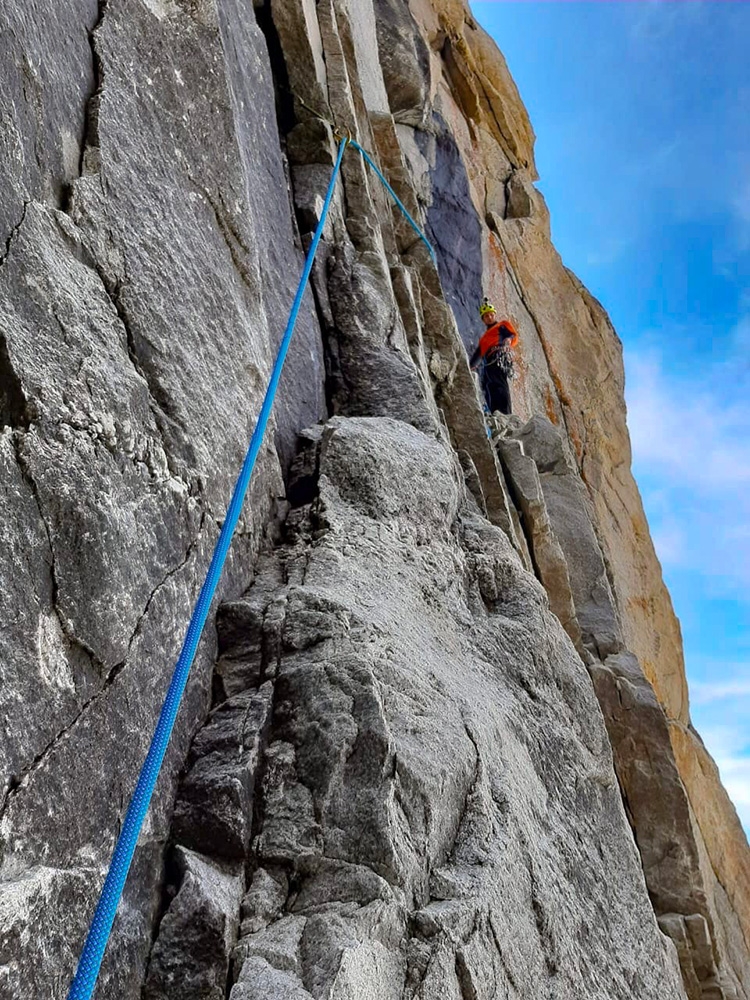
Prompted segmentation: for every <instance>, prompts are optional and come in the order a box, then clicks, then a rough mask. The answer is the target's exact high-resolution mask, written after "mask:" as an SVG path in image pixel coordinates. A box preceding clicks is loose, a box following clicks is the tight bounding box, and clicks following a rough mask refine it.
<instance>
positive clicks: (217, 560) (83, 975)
mask: <svg viewBox="0 0 750 1000" xmlns="http://www.w3.org/2000/svg"><path fill="white" fill-rule="evenodd" d="M347 142H348V140H347V139H343V140H342V141H341V144H340V146H339V151H338V157H337V159H336V165H335V167H334V169H333V174H332V175H331V180H330V183H329V185H328V192H327V194H326V199H325V202H324V204H323V211H322V212H321V215H320V222H319V223H318V228H317V229H316V231H315V236H314V238H313V241H312V244H311V246H310V250H309V252H308V254H307V260H306V261H305V267H304V270H303V272H302V277H301V278H300V283H299V288H298V289H297V295H296V297H295V299H294V305H293V306H292V311H291V314H290V316H289V322H288V323H287V327H286V332H285V333H284V337H283V339H282V341H281V346H280V347H279V351H278V354H277V355H276V361H275V363H274V367H273V372H272V374H271V379H270V381H269V383H268V388H267V389H266V395H265V399H264V400H263V406H262V407H261V411H260V415H259V417H258V422H257V424H256V425H255V430H254V432H253V437H252V440H251V442H250V447H249V448H248V452H247V455H246V456H245V461H244V463H243V466H242V471H241V472H240V475H239V478H238V480H237V483H236V485H235V487H234V493H233V494H232V500H231V503H230V504H229V509H228V511H227V516H226V518H225V520H224V525H223V527H222V529H221V534H220V535H219V539H218V541H217V543H216V547H215V549H214V553H213V556H212V558H211V565H210V566H209V569H208V573H207V575H206V579H205V581H204V583H203V587H202V588H201V592H200V596H199V597H198V602H197V604H196V606H195V610H194V611H193V617H192V618H191V620H190V625H189V626H188V630H187V635H186V636H185V642H184V645H183V647H182V652H181V653H180V658H179V660H178V661H177V666H176V667H175V669H174V674H173V675H172V681H171V683H170V685H169V691H168V692H167V697H166V700H165V702H164V705H163V707H162V710H161V715H160V716H159V722H158V724H157V726H156V731H155V733H154V736H153V739H152V740H151V746H150V747H149V751H148V755H147V757H146V760H145V762H144V764H143V767H142V769H141V773H140V775H139V777H138V784H137V785H136V789H135V792H134V793H133V798H132V799H131V801H130V805H129V806H128V811H127V814H126V816H125V822H124V824H123V827H122V832H121V833H120V836H119V838H118V841H117V846H116V847H115V851H114V854H113V856H112V861H111V863H110V867H109V872H108V873H107V878H106V880H105V882H104V887H103V888H102V892H101V895H100V897H99V902H98V904H97V907H96V912H95V913H94V918H93V920H92V922H91V927H90V929H89V933H88V937H87V938H86V944H85V945H84V948H83V952H82V953H81V958H80V961H79V963H78V970H77V971H76V974H75V978H74V980H73V983H72V985H71V987H70V992H69V993H68V1000H90V998H91V995H92V993H93V991H94V987H95V985H96V980H97V977H98V975H99V968H100V966H101V964H102V958H103V956H104V950H105V948H106V946H107V941H108V940H109V935H110V932H111V930H112V923H113V921H114V919H115V911H116V910H117V905H118V903H119V901H120V897H121V895H122V890H123V887H124V885H125V879H126V878H127V875H128V870H129V868H130V863H131V861H132V860H133V853H134V851H135V846H136V843H137V841H138V835H139V833H140V830H141V826H142V825H143V820H144V819H145V817H146V812H147V810H148V806H149V802H150V801H151V796H152V794H153V791H154V786H155V785H156V779H157V778H158V776H159V771H160V769H161V765H162V761H163V760H164V754H165V753H166V750H167V745H168V743H169V739H170V736H171V734H172V729H173V728H174V723H175V719H176V717H177V710H178V708H179V706H180V701H181V699H182V694H183V692H184V690H185V685H186V684H187V679H188V674H189V673H190V667H191V666H192V663H193V660H194V659H195V652H196V649H197V648H198V641H199V640H200V637H201V634H202V632H203V628H204V626H205V624H206V619H207V618H208V612H209V609H210V607H211V602H212V600H213V597H214V594H215V593H216V588H217V586H218V583H219V578H220V576H221V571H222V569H223V567H224V562H225V560H226V557H227V553H228V551H229V545H230V543H231V541H232V536H233V534H234V530H235V528H236V527H237V522H238V520H239V517H240V514H241V512H242V504H243V501H244V499H245V494H246V493H247V488H248V486H249V484H250V478H251V476H252V474H253V469H254V467H255V461H256V459H257V457H258V452H259V451H260V448H261V445H262V443H263V438H264V436H265V433H266V428H267V426H268V419H269V417H270V415H271V408H272V407H273V404H274V399H275V397H276V390H277V389H278V385H279V379H280V377H281V370H282V368H283V366H284V361H285V359H286V356H287V352H288V351H289V344H290V343H291V340H292V335H293V334H294V328H295V326H296V324H297V317H298V316H299V312H300V309H301V307H302V299H303V297H304V294H305V289H306V287H307V281H308V278H309V277H310V272H311V271H312V266H313V263H314V261H315V255H316V253H317V250H318V244H319V243H320V238H321V236H322V235H323V229H324V227H325V223H326V219H327V217H328V212H329V209H330V207H331V199H332V198H333V192H334V188H335V186H336V180H337V178H338V175H339V171H340V169H341V161H342V159H343V156H344V151H345V150H346V146H347Z"/></svg>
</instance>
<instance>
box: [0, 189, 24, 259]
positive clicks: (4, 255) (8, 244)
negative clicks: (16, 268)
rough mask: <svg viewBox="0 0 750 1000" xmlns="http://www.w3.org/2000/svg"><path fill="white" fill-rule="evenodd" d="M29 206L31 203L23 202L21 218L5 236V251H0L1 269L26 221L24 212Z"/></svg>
mask: <svg viewBox="0 0 750 1000" xmlns="http://www.w3.org/2000/svg"><path fill="white" fill-rule="evenodd" d="M30 204H31V202H29V201H25V202H24V203H23V211H22V212H21V218H20V219H19V220H18V222H17V223H16V224H15V226H14V227H13V228H12V229H11V231H10V233H9V234H8V236H7V238H6V240H5V249H4V250H2V251H0V267H2V266H3V264H4V263H5V261H6V260H7V257H8V254H9V253H10V248H11V246H12V244H13V240H14V239H15V238H16V236H17V235H18V233H19V230H20V229H21V226H22V225H23V224H24V220H25V219H26V211H27V209H28V207H29V205H30Z"/></svg>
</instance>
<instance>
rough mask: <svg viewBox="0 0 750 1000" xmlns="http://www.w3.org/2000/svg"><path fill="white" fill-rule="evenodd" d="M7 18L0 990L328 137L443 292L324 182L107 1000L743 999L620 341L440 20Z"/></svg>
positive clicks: (108, 779) (89, 904) (484, 50)
mask: <svg viewBox="0 0 750 1000" xmlns="http://www.w3.org/2000/svg"><path fill="white" fill-rule="evenodd" d="M0 17H2V18H4V19H5V24H3V26H2V27H3V29H4V30H3V37H7V38H8V39H9V42H8V46H6V48H5V50H4V52H3V55H2V56H0V60H5V62H4V63H3V68H4V70H5V72H4V78H5V79H6V80H7V82H8V86H7V87H6V88H5V89H4V91H3V94H2V95H1V96H0V101H2V102H3V103H2V109H1V110H2V119H3V122H4V132H3V134H4V136H5V141H4V142H2V143H0V177H1V178H2V180H1V181H0V183H2V184H3V194H4V198H3V199H0V201H2V208H0V227H2V233H1V237H2V238H1V239H0V246H2V247H3V249H2V251H1V252H0V376H1V377H0V384H1V385H2V391H1V392H0V468H2V476H3V480H2V482H3V486H4V488H3V490H0V508H1V509H0V534H1V536H2V540H3V542H4V544H3V545H2V546H0V580H1V581H2V583H3V586H2V587H0V613H1V614H2V625H3V627H2V628H0V672H1V673H2V682H3V683H2V685H0V698H2V700H3V704H2V709H3V718H4V719H6V720H7V721H6V723H5V724H4V726H3V728H2V730H1V733H2V735H1V736H0V740H1V741H2V742H1V743H0V748H1V749H0V756H1V759H2V763H3V779H2V780H3V799H2V805H1V806H0V838H2V840H1V842H0V847H1V851H0V956H2V962H0V994H2V995H3V996H7V997H8V998H9V1000H15V998H18V997H20V996H23V997H24V998H28V1000H42V998H44V1000H48V998H53V1000H57V998H62V997H63V996H65V993H66V990H67V985H68V982H69V980H70V976H71V974H72V972H73V968H74V965H75V959H76V956H77V954H78V952H79V950H80V945H81V942H82V940H83V936H84V934H85V929H86V926H87V922H88V919H89V916H90V913H91V911H92V908H93V904H94V900H95V897H96V894H97V890H98V887H99V885H100V883H101V880H102V877H103V873H104V868H105V865H106V864H107V861H108V858H109V855H110V852H111V849H112V845H113V842H114V837H115V836H116V834H117V830H118V826H119V822H120V820H121V817H122V814H123V811H124V808H125V805H126V802H127V799H128V797H129V794H130V790H131V788H132V785H133V781H134V776H135V774H136V772H137V769H138V766H139V765H140V762H141V759H142V757H143V754H144V750H145V746H146V744H147V742H148V739H149V736H150V733H151V730H152V726H153V723H154V720H155V717H156V714H157V712H158V708H159V705H160V703H161V699H162V696H163V692H164V690H165V687H166V683H167V677H168V674H169V671H170V668H171V663H172V662H173V660H174V657H175V654H176V653H177V651H178V649H179V645H180V641H181V636H182V633H183V630H184V627H185V624H186V621H187V618H188V615H189V609H190V606H191V604H192V601H193V599H194V597H195V594H196V592H197V589H198V584H199V580H200V578H201V576H202V574H203V572H204V570H205V566H206V564H207V561H208V555H209V551H210V548H211V545H212V543H213V540H214V539H215V537H216V534H217V531H218V525H219V524H220V523H221V519H222V517H223V513H224V509H225V504H226V501H227V498H228V495H229V492H230V489H231V483H232V481H233V478H234V475H235V472H236V469H237V467H238V465H239V462H240V460H241V456H242V454H243V451H244V447H245V444H246V441H247V438H248V436H249V430H250V427H251V426H252V423H253V421H254V418H255V416H256V414H257V412H258V409H259V405H260V399H261V395H262V393H263V390H264V387H265V382H266V378H267V375H268V371H269V366H270V360H271V357H272V354H273V352H274V347H275V344H276V343H277V342H278V338H279V336H280V333H281V329H282V327H283V325H284V321H285V318H286V313H287V310H288V307H289V302H290V301H291V297H292V294H293V289H294V287H295V284H296V281H297V278H298V274H299V270H300V266H301V258H302V252H303V249H304V248H305V247H306V246H307V245H309V234H310V231H311V230H312V228H313V227H314V226H315V225H316V223H317V221H318V218H319V213H320V211H321V207H322V193H323V191H324V190H325V186H326V184H327V182H328V178H329V175H330V170H331V166H332V163H333V159H334V155H335V139H334V129H338V130H340V131H346V130H350V131H351V132H352V134H353V135H355V136H356V137H357V138H358V140H359V141H360V142H361V143H362V145H363V146H365V147H367V148H368V149H369V150H370V151H371V152H372V154H373V155H374V156H375V157H376V158H377V159H378V160H379V162H380V164H381V166H382V167H383V169H384V170H385V171H386V173H387V175H388V177H389V180H390V182H391V183H392V184H393V186H394V188H395V189H396V191H397V192H398V194H399V196H400V197H401V198H402V200H403V201H404V203H405V204H406V205H407V207H408V208H409V210H410V211H411V212H412V213H413V214H415V215H416V216H417V217H418V218H419V219H420V221H421V222H423V224H424V225H425V226H426V227H427V229H428V231H429V233H430V235H431V238H432V239H433V240H434V242H435V244H436V246H437V249H438V259H439V264H438V268H437V269H436V268H435V266H434V265H433V263H432V261H431V259H430V257H429V255H428V253H427V251H426V248H425V247H424V246H423V244H422V243H421V242H420V241H419V240H416V239H415V235H414V232H413V230H412V229H411V228H410V227H409V226H408V225H406V223H405V222H404V221H403V219H402V218H401V216H400V215H399V214H398V213H395V214H394V209H393V206H392V204H391V202H390V201H389V199H388V197H387V195H386V194H385V193H384V191H383V190H382V188H381V187H380V185H379V183H378V182H377V181H376V180H375V179H374V178H373V177H372V176H371V175H370V174H369V172H368V170H367V169H366V167H365V164H364V163H363V161H362V160H361V159H360V158H359V157H358V156H356V155H355V154H354V153H353V152H352V151H350V152H348V153H347V155H346V158H345V160H344V168H343V172H342V181H341V184H340V186H339V188H338V189H337V193H336V197H335V199H334V204H333V209H332V213H331V216H330V219H329V221H328V223H327V225H326V229H325V233H324V239H323V242H322V244H321V250H320V255H319V258H318V262H317V264H316V269H315V271H314V278H313V282H312V285H313V287H312V292H311V294H310V295H309V296H308V297H307V299H306V303H305V307H304V309H303V314H302V317H301V323H300V327H299V329H298V332H297V340H296V342H295V344H296V346H295V350H294V352H293V354H292V355H291V356H290V361H289V365H288V367H287V370H286V372H285V375H284V378H283V381H282V393H281V397H280V400H279V403H278V406H277V409H276V424H275V428H274V431H273V435H272V437H271V438H269V441H268V442H267V445H266V447H265V449H264V451H263V453H262V456H261V461H260V466H259V469H258V472H257V474H256V478H255V481H254V484H253V488H252V490H251V496H250V498H249V501H248V504H247V507H246V512H245V514H244V516H243V520H242V523H241V527H240V531H239V534H238V538H237V539H236V540H235V544H234V547H233V550H232V555H231V558H230V563H229V565H228V570H227V573H226V576H225V580H224V582H223V584H222V593H221V599H222V601H223V604H222V607H221V611H220V614H219V618H218V625H219V632H218V640H217V638H216V636H215V635H214V630H213V628H212V629H211V630H210V632H209V634H208V635H207V637H206V639H205V640H204V644H203V646H202V650H201V654H200V657H199V660H198V662H197V663H196V667H195V671H194V675H193V679H192V681H191V685H190V686H189V688H188V693H187V696H186V699H185V704H184V705H183V708H182V711H181V715H180V721H179V725H178V729H177V732H176V734H175V739H174V741H173V745H172V747H171V750H170V753H169V755H168V757H167V761H166V763H165V768H164V773H163V775H162V778H161V780H160V783H159V787H158V789H157V795H156V797H155V800H154V804H153V806H152V809H151V811H150V813H149V817H148V820H147V825H146V828H145V829H144V833H143V836H142V838H141V842H140V844H139V848H138V851H137V853H136V858H135V862H134V866H133V869H132V871H131V875H130V878H129V881H128V887H127V890H126V896H125V899H124V901H123V905H122V906H121V909H120V912H119V914H118V919H117V921H116V924H115V929H114V934H113V939H112V942H111V945H110V948H109V950H108V953H107V958H106V961H105V966H104V969H103V974H102V979H101V984H100V987H99V995H100V996H101V997H102V998H103V997H111V998H115V997H117V998H118V1000H135V998H136V997H144V998H147V1000H157V998H160V1000H161V998H164V1000H166V998H168V997H177V996H180V997H181V998H183V1000H184V998H186V997H188V996H191V997H195V998H196V1000H197V998H201V1000H209V998H210V1000H213V998H214V997H216V998H217V1000H218V997H223V996H226V995H227V991H229V993H230V996H231V997H232V1000H250V998H255V997H258V998H260V997H263V998H269V997H273V996H279V997H282V996H284V997H309V996H313V997H316V998H317V997H322V996H327V997H336V998H340V1000H343V998H344V997H348V996H352V995H354V994H355V993H356V994H358V995H359V994H364V992H365V990H368V991H370V994H371V995H373V996H378V997H383V998H385V997H389V998H390V997H393V998H395V997H406V998H414V1000H417V998H421V1000H427V998H428V997H436V998H437V997H445V996H448V997H456V998H457V1000H458V998H461V1000H466V998H471V997H473V998H482V997H487V998H488V1000H489V997H491V996H495V995H506V994H507V995H509V996H514V995H523V996H531V997H543V996H550V995H555V996H558V997H561V998H563V997H571V998H572V997H579V996H582V995H586V996H587V997H588V996H591V997H602V998H604V997H607V998H611V997H619V996H622V997H625V996H627V997H630V996H633V995H634V994H636V995H638V996H640V997H654V998H659V1000H661V998H671V997H674V998H675V1000H676V998H677V997H680V996H682V995H683V992H684V991H685V990H686V991H687V993H688V995H689V996H690V997H691V1000H693V998H694V997H698V996H701V997H703V998H705V997H708V996H722V995H723V996H725V997H732V996H736V997H738V998H741V997H748V996H750V978H749V977H748V972H747V964H748V957H747V956H748V949H747V944H746V941H745V935H746V934H748V933H750V932H749V931H748V928H750V923H749V921H750V915H749V912H748V903H747V885H748V882H747V879H746V877H745V876H746V873H747V865H748V854H747V844H746V842H745V840H744V835H743V834H742V831H741V829H740V828H739V825H738V824H737V823H736V817H733V814H732V810H731V805H730V804H729V801H728V799H726V797H725V796H724V793H723V790H721V788H720V785H719V782H718V778H717V776H716V775H715V771H714V770H712V765H711V764H710V761H709V760H708V758H707V756H706V755H705V751H703V749H702V747H701V746H700V744H699V742H698V740H697V738H696V737H695V736H694V734H693V733H692V731H691V730H690V728H689V717H688V710H687V693H686V686H685V681H684V671H683V669H682V663H681V659H680V656H681V654H680V646H679V630H678V628H677V625H676V622H675V620H674V616H673V615H672V612H671V607H670V605H669V599H668V595H667V594H666V591H665V589H664V586H663V583H662V581H661V574H660V571H659V567H658V563H657V562H656V558H655V556H654V554H653V548H652V547H651V544H650V541H649V539H648V532H647V528H646V524H645V519H644V517H643V512H642V508H641V506H640V500H639V498H638V494H637V490H636V487H635V484H634V482H633V480H632V476H631V474H630V471H629V446H628V440H627V431H626V427H625V418H624V405H623V402H622V379H623V376H622V364H621V356H620V348H619V343H618V341H617V338H616V336H615V335H614V332H613V331H612V329H611V327H610V325H609V323H608V321H607V319H606V317H605V316H604V314H603V312H602V311H601V309H600V307H599V306H598V304H597V303H595V302H594V301H593V300H592V299H591V297H590V296H589V295H588V293H586V291H585V290H584V289H583V288H582V287H581V286H580V284H579V283H578V282H577V280H576V279H575V278H574V277H573V276H571V275H570V274H569V273H568V272H567V271H566V270H565V269H564V267H563V266H562V264H561V262H560V261H559V258H558V257H557V255H556V254H555V252H554V249H553V248H552V245H551V243H550V240H549V229H548V220H547V215H546V209H545V206H544V203H543V200H542V198H541V196H540V195H539V194H538V193H537V192H536V190H535V189H534V186H533V179H534V178H535V176H536V175H535V168H534V162H533V148H532V147H533V133H532V130H531V126H530V124H529V121H528V117H527V115H526V112H525V110H524V109H523V106H522V104H521V102H520V99H519V97H518V94H517V91H516V89H515V86H514V84H513V82H512V80H511V78H510V76H509V74H508V72H507V68H506V67H505V65H504V63H503V61H502V57H501V56H500V55H499V53H498V52H497V50H496V48H495V47H494V44H493V43H492V42H491V40H490V39H489V38H488V37H487V36H486V35H485V34H484V33H483V32H482V31H481V29H480V28H479V27H478V26H477V24H476V23H475V22H474V20H473V19H472V17H471V15H470V14H469V12H468V9H467V7H466V5H465V4H464V3H463V2H462V0H410V2H409V3H407V2H406V0H356V2H354V0H318V2H317V3H313V2H311V0H283V2H281V0H257V2H256V3H255V4H254V5H248V4H240V3H238V2H236V0H229V2H226V3H221V4H218V3H216V2H215V0H200V2H192V0H191V2H188V0H106V2H100V3H98V4H97V3H93V0H75V2H72V3H68V4H67V5H66V6H65V10H64V11H62V10H61V11H55V12H54V14H50V16H49V17H46V18H45V19H44V23H41V22H39V23H37V22H38V17H35V14H34V11H33V9H32V8H29V6H28V5H25V6H24V5H21V4H18V3H15V2H14V0H12V2H10V3H8V4H6V5H5V8H4V9H3V11H2V14H0ZM6 126H7V127H6ZM482 291H486V292H488V293H489V294H491V295H492V296H493V297H494V298H495V299H496V300H497V303H498V306H499V308H501V309H503V311H507V312H509V313H511V314H512V315H513V317H514V319H515V320H516V323H517V326H518V327H519V330H520V332H521V345H522V346H521V352H522V356H521V365H520V367H521V371H520V378H519V380H518V382H517V383H516V384H515V386H514V399H515V404H516V409H517V410H518V412H519V413H520V414H521V418H522V419H521V420H520V422H519V424H518V425H514V426H513V427H511V428H507V427H504V428H503V429H502V431H503V436H502V438H501V440H500V442H499V444H498V447H497V448H496V447H495V446H494V444H493V442H492V441H491V440H489V439H488V437H487V434H486V428H485V424H484V421H483V418H482V411H481V407H480V404H479V401H478V398H477V394H476V389H475V384H474V381H473V379H472V376H471V374H470V371H469V368H468V365H467V362H466V353H465V347H466V346H467V345H468V344H470V342H471V341H472V340H473V338H474V336H475V330H474V329H473V328H472V323H473V319H472V313H471V310H472V308H473V306H472V302H474V301H475V300H476V297H477V296H478V295H479V294H480V292H482ZM532 418H534V419H532ZM543 418H546V419H543ZM298 440H299V441H300V442H301V447H300V450H299V454H297V450H298V448H297V442H298ZM498 452H499V453H498ZM285 479H286V482H285ZM284 494H285V499H284V498H283V497H284ZM535 575H537V576H538V578H539V580H538V581H537V580H536V579H535V578H534V577H535ZM9 581H11V582H12V585H9ZM542 585H543V586H542ZM545 588H546V589H545ZM550 608H551V609H552V610H550ZM553 612H554V613H553ZM561 623H562V624H561ZM562 626H564V628H563V627H562ZM566 632H567V634H566ZM584 661H585V666H584ZM586 667H587V668H588V672H587V670H586V669H585V668H586ZM592 681H593V683H592ZM595 695H596V696H597V697H598V703H599V705H601V707H602V709H603V712H604V721H602V718H601V714H600V708H599V706H598V704H597V697H595ZM605 724H606V729H605ZM196 734H197V735H196ZM193 737H194V738H193ZM670 744H671V746H672V747H674V752H673V751H672V750H671V749H670ZM613 761H614V769H613ZM615 775H616V776H617V778H616V777H615ZM618 779H619V780H618ZM733 824H734V825H733ZM644 875H645V880H644ZM657 916H658V918H659V923H658V924H657V920H656V917H657ZM659 927H661V930H660V929H659ZM670 939H671V940H670ZM152 942H153V947H152ZM678 956H679V959H680V962H681V969H682V980H683V984H684V985H680V982H679V973H678V971H677V964H676V963H677V958H678ZM373 991H374V992H373ZM717 991H718V992H717ZM370 994H368V995H370Z"/></svg>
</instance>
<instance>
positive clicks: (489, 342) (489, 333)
mask: <svg viewBox="0 0 750 1000" xmlns="http://www.w3.org/2000/svg"><path fill="white" fill-rule="evenodd" d="M517 343H518V331H517V330H516V328H515V327H514V326H513V324H512V323H511V322H510V320H507V319H504V320H502V321H501V322H500V323H495V324H493V325H492V326H490V327H488V329H487V330H485V332H484V333H483V334H482V336H481V337H480V338H479V343H478V344H477V349H476V350H475V351H474V353H473V354H472V356H471V361H470V362H469V364H470V365H471V367H472V368H473V367H474V365H475V364H476V363H477V362H478V361H479V359H480V358H486V357H487V355H488V354H491V353H492V352H494V351H495V350H497V348H499V347H506V346H507V347H515V346H516V344H517Z"/></svg>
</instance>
